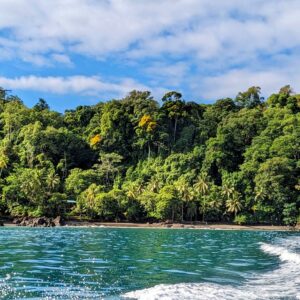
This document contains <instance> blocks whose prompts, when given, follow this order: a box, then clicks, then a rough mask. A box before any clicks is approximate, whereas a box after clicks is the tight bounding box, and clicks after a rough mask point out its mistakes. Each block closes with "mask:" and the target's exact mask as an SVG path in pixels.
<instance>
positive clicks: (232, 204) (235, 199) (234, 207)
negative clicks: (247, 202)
mask: <svg viewBox="0 0 300 300" xmlns="http://www.w3.org/2000/svg"><path fill="white" fill-rule="evenodd" d="M226 208H227V211H228V212H230V213H234V217H236V214H237V213H238V212H239V211H241V209H242V208H243V205H242V203H241V195H240V194H239V193H238V192H234V193H233V194H232V196H231V198H230V199H228V200H227V201H226Z"/></svg>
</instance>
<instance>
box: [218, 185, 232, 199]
mask: <svg viewBox="0 0 300 300" xmlns="http://www.w3.org/2000/svg"><path fill="white" fill-rule="evenodd" d="M234 191H235V189H234V187H230V186H229V185H227V184H225V185H223V186H222V192H221V193H222V195H223V196H225V197H226V198H227V199H229V198H230V196H231V195H232V194H233V193H234Z"/></svg>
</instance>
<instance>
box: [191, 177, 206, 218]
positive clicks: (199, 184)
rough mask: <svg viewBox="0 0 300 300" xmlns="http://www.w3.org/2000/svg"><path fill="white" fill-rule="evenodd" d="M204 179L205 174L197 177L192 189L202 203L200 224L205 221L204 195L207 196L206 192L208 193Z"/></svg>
mask: <svg viewBox="0 0 300 300" xmlns="http://www.w3.org/2000/svg"><path fill="white" fill-rule="evenodd" d="M206 178H207V174H206V173H202V174H200V175H199V176H198V177H197V179H196V182H195V184H194V189H195V191H196V192H197V193H198V195H200V196H201V200H202V203H201V206H202V222H204V221H205V212H206V195H207V194H208V191H209V184H208V182H207V181H206V180H207V179H206Z"/></svg>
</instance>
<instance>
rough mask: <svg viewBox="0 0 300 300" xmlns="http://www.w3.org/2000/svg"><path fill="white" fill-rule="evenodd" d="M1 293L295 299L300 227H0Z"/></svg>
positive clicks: (299, 295)
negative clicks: (291, 229)
mask: <svg viewBox="0 0 300 300" xmlns="http://www.w3.org/2000/svg"><path fill="white" fill-rule="evenodd" d="M0 299H160V300H164V299H176V300H177V299H235V300H236V299H243V300H244V299H247V300H251V299H300V234H299V233H293V232H275V231H274V232H266V231H223V230H191V229H190V230H189V229H178V230H177V229H140V228H137V229H125V228H122V229H121V228H120V229H118V228H113V229H112V228H19V227H17V228H3V229H0Z"/></svg>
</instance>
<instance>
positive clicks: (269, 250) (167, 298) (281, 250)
mask: <svg viewBox="0 0 300 300" xmlns="http://www.w3.org/2000/svg"><path fill="white" fill-rule="evenodd" d="M299 246H300V238H299V237H294V238H289V239H280V240H279V239H278V240H276V244H266V243H261V244H260V248H261V250H262V251H263V252H265V253H266V254H269V255H273V256H277V257H278V258H279V259H280V261H281V263H280V264H279V267H278V268H277V269H275V270H273V271H271V272H267V273H265V274H262V275H260V276H259V275H257V274H256V275H255V276H254V274H253V278H251V279H249V280H248V281H247V282H246V283H245V284H244V285H241V286H238V287H236V286H231V285H220V284H214V283H179V284H173V285H167V284H160V285H156V286H154V287H151V288H148V289H143V290H137V291H132V292H128V293H126V294H124V295H123V296H122V298H123V299H137V300H156V299H157V300H158V299H160V300H175V299H176V300H177V299H186V300H189V299H193V300H197V299H207V300H211V299H218V300H219V299H226V300H231V299H235V300H244V299H247V300H262V299H278V300H279V299H289V300H291V299H300V255H299V254H298V253H297V252H296V251H297V250H298V249H299Z"/></svg>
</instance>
